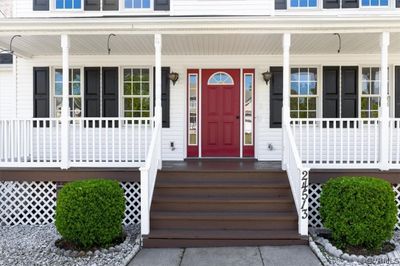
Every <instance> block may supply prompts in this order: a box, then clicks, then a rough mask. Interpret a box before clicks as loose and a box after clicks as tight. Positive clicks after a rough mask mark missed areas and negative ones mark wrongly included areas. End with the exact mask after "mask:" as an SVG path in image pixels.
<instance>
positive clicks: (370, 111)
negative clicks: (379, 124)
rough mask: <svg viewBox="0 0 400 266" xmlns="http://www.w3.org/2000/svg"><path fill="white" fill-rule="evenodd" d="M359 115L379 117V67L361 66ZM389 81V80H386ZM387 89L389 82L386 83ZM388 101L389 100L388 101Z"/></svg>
mask: <svg viewBox="0 0 400 266" xmlns="http://www.w3.org/2000/svg"><path fill="white" fill-rule="evenodd" d="M361 82H362V84H361V117H362V118H377V117H379V106H380V99H381V98H380V87H381V82H380V68H379V67H363V68H362V77H361ZM388 82H389V81H388ZM388 91H389V84H388ZM388 97H389V95H388ZM389 102H390V101H389Z"/></svg>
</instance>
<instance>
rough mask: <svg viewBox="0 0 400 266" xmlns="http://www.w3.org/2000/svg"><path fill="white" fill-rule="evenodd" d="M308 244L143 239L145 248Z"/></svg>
mask: <svg viewBox="0 0 400 266" xmlns="http://www.w3.org/2000/svg"><path fill="white" fill-rule="evenodd" d="M288 245H308V240H307V239H302V238H299V239H238V240H236V239H213V240H211V241H210V240H209V239H159V238H156V239H153V238H149V239H144V241H143V247H145V248H200V247H248V246H288Z"/></svg>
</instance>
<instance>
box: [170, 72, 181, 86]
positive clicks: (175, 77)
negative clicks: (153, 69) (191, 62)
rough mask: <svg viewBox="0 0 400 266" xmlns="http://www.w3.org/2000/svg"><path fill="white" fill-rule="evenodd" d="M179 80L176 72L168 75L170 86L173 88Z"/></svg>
mask: <svg viewBox="0 0 400 266" xmlns="http://www.w3.org/2000/svg"><path fill="white" fill-rule="evenodd" d="M178 79H179V74H178V73H176V72H171V73H169V80H170V81H172V84H173V85H174V86H175V83H176V82H177V81H178Z"/></svg>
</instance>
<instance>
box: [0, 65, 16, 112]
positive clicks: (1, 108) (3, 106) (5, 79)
mask: <svg viewBox="0 0 400 266" xmlns="http://www.w3.org/2000/svg"><path fill="white" fill-rule="evenodd" d="M15 97H16V95H15V89H14V81H13V71H12V69H11V68H4V69H1V68H0V119H2V118H12V117H14V116H15V110H16V104H15V103H16V98H15Z"/></svg>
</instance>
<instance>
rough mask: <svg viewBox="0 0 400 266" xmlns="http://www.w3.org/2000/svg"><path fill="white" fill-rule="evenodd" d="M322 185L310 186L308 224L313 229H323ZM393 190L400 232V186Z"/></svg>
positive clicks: (397, 227) (395, 186) (397, 228)
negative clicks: (320, 199)
mask: <svg viewBox="0 0 400 266" xmlns="http://www.w3.org/2000/svg"><path fill="white" fill-rule="evenodd" d="M321 190H322V185H321V184H310V189H309V196H310V197H309V204H308V224H309V226H311V227H316V228H321V227H323V226H322V222H321V216H320V215H319V206H320V203H319V197H320V195H321ZM393 190H394V192H395V193H396V204H397V209H398V212H397V221H398V222H397V225H396V230H400V184H396V185H393Z"/></svg>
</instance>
